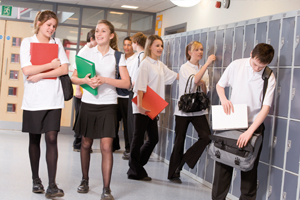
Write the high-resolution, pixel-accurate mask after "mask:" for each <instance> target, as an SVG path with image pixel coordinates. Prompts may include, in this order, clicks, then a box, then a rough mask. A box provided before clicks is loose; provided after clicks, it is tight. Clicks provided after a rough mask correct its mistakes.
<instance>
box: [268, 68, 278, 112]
mask: <svg viewBox="0 0 300 200" xmlns="http://www.w3.org/2000/svg"><path fill="white" fill-rule="evenodd" d="M271 69H272V70H273V74H274V76H275V79H276V81H277V82H278V80H277V68H271ZM276 84H277V83H276ZM276 93H277V91H276V88H275V91H274V96H273V102H272V105H271V108H270V111H269V115H274V112H275V110H274V109H275V108H274V105H275V103H274V102H275V94H276Z"/></svg>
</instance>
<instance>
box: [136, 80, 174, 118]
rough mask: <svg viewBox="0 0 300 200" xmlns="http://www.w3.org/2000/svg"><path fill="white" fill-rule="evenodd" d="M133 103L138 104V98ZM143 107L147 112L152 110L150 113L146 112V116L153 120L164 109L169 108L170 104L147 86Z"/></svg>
mask: <svg viewBox="0 0 300 200" xmlns="http://www.w3.org/2000/svg"><path fill="white" fill-rule="evenodd" d="M132 102H133V103H135V104H137V96H136V97H134V98H133V99H132ZM142 105H143V107H144V108H146V109H147V110H150V112H146V115H148V117H150V118H151V119H152V120H153V119H154V118H155V117H156V116H157V115H158V114H159V113H160V112H161V111H162V110H163V109H165V107H167V105H168V102H166V101H165V100H164V99H163V98H161V97H160V96H159V95H158V94H157V93H156V92H154V91H153V90H152V89H151V88H150V87H149V86H147V91H146V92H145V93H144V96H143V100H142Z"/></svg>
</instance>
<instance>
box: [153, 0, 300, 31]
mask: <svg viewBox="0 0 300 200" xmlns="http://www.w3.org/2000/svg"><path fill="white" fill-rule="evenodd" d="M219 1H222V0H219ZM215 4H216V0H202V1H201V2H200V3H199V4H197V5H196V6H194V7H190V8H183V7H174V8H171V9H169V10H166V11H163V12H160V13H157V15H161V14H162V15H163V22H162V36H163V35H164V32H165V30H164V29H165V28H166V27H170V26H175V25H178V24H182V23H185V22H187V30H186V31H192V30H197V29H202V28H209V27H215V26H219V25H224V24H229V23H234V22H238V21H244V20H249V19H253V18H258V17H263V16H267V15H273V14H278V13H283V12H287V11H292V10H299V9H300V0H231V3H230V7H229V9H225V8H216V7H215Z"/></svg>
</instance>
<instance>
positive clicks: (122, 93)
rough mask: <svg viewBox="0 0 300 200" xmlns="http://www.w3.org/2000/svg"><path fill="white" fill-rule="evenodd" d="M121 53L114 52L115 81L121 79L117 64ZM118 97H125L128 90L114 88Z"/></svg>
mask: <svg viewBox="0 0 300 200" xmlns="http://www.w3.org/2000/svg"><path fill="white" fill-rule="evenodd" d="M121 55H122V52H120V51H115V58H116V77H115V78H116V79H121V76H120V72H119V62H120V58H121ZM130 82H131V81H130ZM116 90H117V93H118V95H120V96H127V95H129V93H130V90H128V89H123V88H116Z"/></svg>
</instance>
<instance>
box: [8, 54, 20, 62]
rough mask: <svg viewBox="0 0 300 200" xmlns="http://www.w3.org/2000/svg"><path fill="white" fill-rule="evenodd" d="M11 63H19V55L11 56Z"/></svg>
mask: <svg viewBox="0 0 300 200" xmlns="http://www.w3.org/2000/svg"><path fill="white" fill-rule="evenodd" d="M10 62H11V63H20V54H11V60H10Z"/></svg>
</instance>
